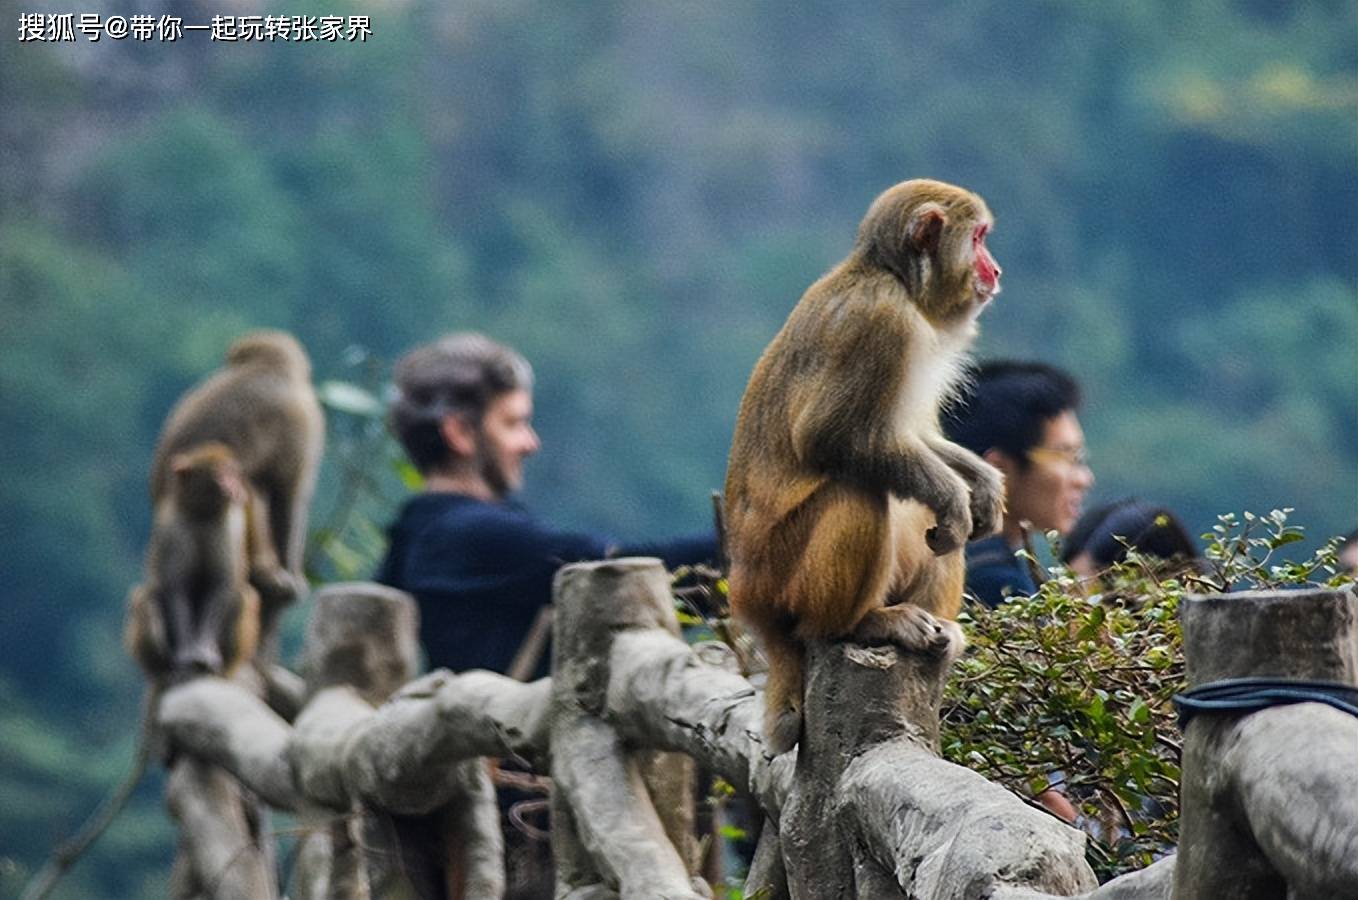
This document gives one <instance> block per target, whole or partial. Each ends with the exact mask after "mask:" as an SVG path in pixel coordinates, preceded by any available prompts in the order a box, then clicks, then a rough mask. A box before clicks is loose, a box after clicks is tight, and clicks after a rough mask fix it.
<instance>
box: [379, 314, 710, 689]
mask: <svg viewBox="0 0 1358 900" xmlns="http://www.w3.org/2000/svg"><path fill="white" fill-rule="evenodd" d="M395 382H396V384H395V387H396V397H395V399H394V401H393V402H392V405H391V425H392V429H393V430H394V431H395V433H396V436H397V438H398V439H399V440H400V442H401V444H402V446H403V447H404V448H405V450H406V453H407V454H408V455H409V457H410V459H411V462H412V463H414V465H415V467H416V468H417V469H419V471H420V472H421V474H422V475H423V476H424V479H425V486H424V491H423V492H422V493H420V494H419V495H417V496H415V497H413V498H411V499H410V500H409V501H408V502H407V503H406V505H405V507H404V508H403V509H402V510H401V513H400V515H399V517H398V518H397V520H396V522H395V524H394V525H392V527H391V532H390V538H391V541H390V544H389V546H388V549H387V556H386V559H385V560H384V561H383V563H382V566H381V568H380V570H379V572H378V575H377V580H378V581H380V582H382V583H383V584H388V585H391V586H392V587H397V588H400V589H401V590H404V591H407V592H409V593H411V594H413V595H414V596H415V599H416V601H417V602H418V603H419V607H420V640H421V642H422V643H423V645H424V648H425V652H426V654H427V655H428V657H429V665H430V666H431V667H447V668H450V669H453V670H455V671H461V670H465V669H489V670H491V671H493V672H500V673H505V672H508V671H509V669H510V665H511V662H513V661H514V660H515V658H516V655H517V654H518V653H519V651H520V649H521V647H523V645H524V641H525V638H526V637H527V636H528V634H529V632H530V631H532V630H533V623H534V621H535V620H536V619H537V618H538V615H539V612H540V611H541V610H542V609H544V608H545V607H546V606H548V605H549V604H550V603H551V592H552V577H553V575H554V574H555V573H556V570H557V569H558V568H560V567H561V566H562V565H563V564H565V563H569V562H578V561H582V560H591V559H602V558H604V557H607V556H658V557H660V558H661V559H662V560H664V562H665V564H666V565H667V566H669V567H671V568H673V567H675V566H679V565H684V564H691V563H697V562H705V561H710V560H713V559H715V557H716V541H715V538H714V537H713V536H712V535H711V534H707V535H700V536H694V537H689V538H685V539H680V540H676V541H672V542H668V543H665V544H654V545H646V544H637V545H630V546H619V545H617V544H615V543H613V542H612V541H610V540H608V539H607V538H605V537H603V536H600V535H595V534H583V533H570V532H564V531H557V530H555V529H552V528H550V527H548V526H546V525H544V524H543V523H542V522H540V521H539V520H537V519H536V518H535V517H534V516H533V515H532V514H531V513H530V512H529V511H528V510H527V509H526V508H525V507H524V506H523V505H522V504H520V503H517V502H515V501H514V500H512V499H510V495H511V494H512V493H513V492H514V491H516V490H518V489H519V488H520V487H521V486H522V484H523V461H524V460H525V459H526V458H527V457H529V456H531V455H532V454H534V453H536V452H537V451H538V449H539V447H540V446H541V445H540V442H539V440H538V436H537V433H536V432H535V431H534V430H533V425H532V416H533V394H532V390H533V371H532V368H531V367H530V366H529V364H528V362H527V360H525V359H524V358H523V357H522V356H520V355H519V354H518V353H516V352H515V351H513V350H511V349H510V348H508V347H505V346H503V345H501V344H498V343H496V342H495V341H492V340H490V339H489V338H487V337H484V336H482V335H479V334H472V333H460V334H453V335H449V336H448V337H445V338H443V339H441V340H439V341H437V342H435V343H432V344H428V345H425V346H422V347H418V348H416V349H415V350H413V351H411V352H410V353H408V354H406V355H405V356H404V357H403V358H402V359H401V360H400V361H399V362H397V364H396V371H395ZM546 666H547V659H546V654H545V653H543V654H541V655H540V656H539V658H538V660H537V664H536V666H530V667H529V668H528V669H527V670H526V671H525V672H522V673H520V674H529V673H532V674H538V675H541V674H545V673H546Z"/></svg>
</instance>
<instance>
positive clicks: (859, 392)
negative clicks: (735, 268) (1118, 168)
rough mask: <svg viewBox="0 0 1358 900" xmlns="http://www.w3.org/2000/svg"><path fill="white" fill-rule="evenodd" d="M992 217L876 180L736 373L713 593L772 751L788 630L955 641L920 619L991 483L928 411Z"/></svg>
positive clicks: (966, 315) (783, 716)
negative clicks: (725, 588) (738, 398)
mask: <svg viewBox="0 0 1358 900" xmlns="http://www.w3.org/2000/svg"><path fill="white" fill-rule="evenodd" d="M992 222H993V220H992V217H991V214H990V210H989V209H987V207H986V205H985V203H984V201H982V200H981V198H980V197H978V196H976V195H975V194H973V193H970V192H969V191H966V190H963V189H962V188H958V187H954V186H953V185H949V184H944V183H941V182H937V181H926V180H915V181H906V182H903V183H901V184H898V185H896V186H895V187H892V188H890V189H889V190H887V191H886V192H885V193H883V194H882V195H881V196H880V197H878V198H877V199H876V200H875V201H874V202H873V204H872V206H871V207H870V208H869V209H868V212H867V215H866V216H865V217H864V219H863V222H862V224H861V225H860V226H859V230H858V238H857V241H856V242H855V245H854V248H853V251H852V252H851V253H850V254H849V256H848V258H847V259H845V260H844V261H843V262H841V263H840V264H839V265H837V266H836V267H835V268H834V269H832V270H831V271H830V272H829V273H827V274H826V275H824V276H823V277H822V278H821V279H820V280H819V281H817V282H816V283H815V284H813V285H812V286H811V287H810V288H809V289H808V290H807V291H806V293H805V294H804V295H803V296H802V299H801V301H800V302H799V303H798V304H797V306H796V308H795V309H793V311H792V313H791V315H790V316H789V317H788V320H787V322H786V324H784V326H783V328H782V330H781V331H780V332H779V333H778V335H777V336H776V337H775V338H774V339H773V342H772V343H771V344H769V346H768V348H767V349H765V351H764V354H763V356H761V357H760V359H759V362H758V363H757V364H756V366H755V369H754V374H753V375H752V376H751V378H750V383H749V386H748V387H747V388H746V391H745V396H744V399H743V400H742V402H741V406H740V415H739V417H738V419H737V422H736V431H735V437H734V439H733V442H732V446H731V456H730V461H729V464H728V468H727V473H726V489H725V491H726V529H727V540H728V550H729V555H730V559H731V577H730V592H731V606H732V611H733V612H734V614H735V615H736V616H737V617H738V618H740V619H742V620H743V621H745V622H746V623H747V624H748V625H749V626H750V627H751V628H752V629H753V630H754V631H755V633H756V635H758V637H759V638H760V640H761V643H762V645H763V648H764V652H765V655H766V657H767V658H768V663H769V675H768V683H767V686H766V689H765V695H764V702H765V720H764V730H765V736H766V739H767V740H768V742H769V747H770V749H771V750H773V751H774V752H777V753H781V752H784V751H786V750H789V749H791V747H792V746H793V745H794V744H796V743H797V741H798V739H799V735H800V731H801V725H802V712H801V710H802V700H803V690H804V685H803V680H804V677H803V663H804V655H805V647H804V642H805V641H807V640H812V639H827V638H838V637H848V636H852V637H853V638H855V639H857V640H861V641H865V642H869V643H881V642H884V641H889V642H893V643H897V644H900V645H902V646H904V647H906V648H909V649H915V650H922V651H926V652H934V653H946V654H949V655H953V654H955V653H957V652H958V651H960V650H961V646H962V637H961V631H960V630H959V629H958V628H957V626H956V625H955V624H954V623H953V622H951V621H942V622H941V621H939V619H937V618H935V617H936V616H937V617H942V618H943V619H946V620H951V619H953V618H955V617H956V615H957V612H958V610H959V608H960V606H961V600H962V587H963V582H964V576H965V569H964V561H963V556H962V547H963V545H964V544H965V543H966V542H967V541H968V540H971V539H975V538H979V537H983V536H986V535H989V534H991V533H993V532H994V531H995V530H996V529H997V528H998V527H999V524H1000V517H1001V513H1002V507H1003V498H1004V490H1003V482H1002V479H1001V476H1000V473H999V472H998V471H997V470H996V469H994V468H993V467H991V466H990V465H988V464H987V463H986V462H984V461H983V460H982V459H981V458H980V457H978V456H976V455H975V454H973V453H971V452H969V451H967V450H965V449H964V448H962V447H959V446H957V445H955V444H952V443H950V442H949V441H947V440H946V439H944V437H943V436H942V432H941V431H940V429H939V425H938V414H939V408H940V406H941V405H942V404H943V403H944V402H946V401H947V400H948V399H950V397H951V396H952V393H953V391H955V390H956V388H957V387H958V385H959V383H960V382H962V381H964V379H965V371H966V359H965V351H966V349H967V347H968V346H969V345H970V344H971V342H972V340H973V339H974V337H975V334H976V318H977V316H978V314H979V313H980V311H981V310H982V308H984V307H985V305H986V304H987V303H988V302H989V301H990V300H991V299H992V298H993V297H994V296H995V295H996V294H998V293H999V290H1000V284H999V280H1000V267H999V266H998V265H997V264H996V263H995V260H994V259H993V257H991V255H990V253H989V251H988V250H986V247H985V238H986V234H987V232H988V231H989V230H990V227H991V225H992Z"/></svg>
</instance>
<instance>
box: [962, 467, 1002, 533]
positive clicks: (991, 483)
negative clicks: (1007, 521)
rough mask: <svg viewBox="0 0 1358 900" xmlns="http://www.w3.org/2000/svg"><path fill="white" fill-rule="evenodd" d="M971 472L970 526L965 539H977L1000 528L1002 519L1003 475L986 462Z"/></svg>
mask: <svg viewBox="0 0 1358 900" xmlns="http://www.w3.org/2000/svg"><path fill="white" fill-rule="evenodd" d="M972 474H973V476H974V477H973V478H972V479H971V481H970V484H971V525H972V528H971V534H970V535H969V536H968V537H967V540H969V541H977V540H980V539H981V538H985V537H990V536H991V535H992V534H994V533H995V532H997V531H999V530H1000V523H1001V522H1002V521H1003V520H1004V475H1003V474H1001V472H1000V470H999V469H997V468H995V467H994V466H992V465H990V464H988V463H983V464H982V465H981V466H980V467H979V468H977V469H976V470H975V471H974V473H972Z"/></svg>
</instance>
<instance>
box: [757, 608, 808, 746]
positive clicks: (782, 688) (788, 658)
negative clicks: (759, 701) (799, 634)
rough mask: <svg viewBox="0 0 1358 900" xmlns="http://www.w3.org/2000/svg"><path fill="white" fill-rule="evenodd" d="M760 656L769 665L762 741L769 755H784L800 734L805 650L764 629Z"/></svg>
mask: <svg viewBox="0 0 1358 900" xmlns="http://www.w3.org/2000/svg"><path fill="white" fill-rule="evenodd" d="M760 638H762V643H763V648H764V656H765V657H766V658H767V659H768V661H769V676H768V681H767V682H766V683H765V685H764V740H765V741H767V742H768V747H769V750H770V752H772V753H775V754H776V753H786V752H787V751H789V750H791V749H792V748H793V747H794V746H796V744H797V741H798V739H799V738H800V737H801V733H802V693H803V689H804V685H803V680H804V679H803V675H802V664H803V659H804V657H805V655H806V648H805V647H803V646H802V644H801V642H800V641H798V640H797V639H796V638H795V637H793V636H792V635H791V634H789V633H788V632H786V631H782V630H775V629H764V630H763V631H762V632H761V633H760Z"/></svg>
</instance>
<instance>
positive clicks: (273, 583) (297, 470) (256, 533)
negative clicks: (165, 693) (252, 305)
mask: <svg viewBox="0 0 1358 900" xmlns="http://www.w3.org/2000/svg"><path fill="white" fill-rule="evenodd" d="M211 441H215V442H219V443H221V444H224V445H225V446H226V447H228V448H229V449H230V450H231V453H232V454H233V455H234V456H235V458H236V460H237V462H238V463H239V465H240V468H241V471H242V472H243V474H244V480H245V485H246V488H247V489H248V490H249V492H250V495H251V496H250V502H249V503H247V504H246V511H247V515H248V521H247V528H248V530H249V544H250V582H251V583H252V584H253V585H254V586H255V588H256V589H257V590H258V591H259V593H260V599H261V610H262V611H261V617H262V625H261V627H262V634H263V636H264V638H265V640H266V641H267V640H268V639H269V636H270V635H272V634H273V631H274V627H273V626H274V621H275V619H276V617H277V615H278V613H279V612H280V611H281V610H282V608H283V607H285V606H287V605H288V604H289V603H290V602H292V601H293V600H295V599H296V598H297V597H298V596H300V595H301V594H302V593H304V590H305V584H306V583H305V580H304V578H303V576H302V550H303V547H304V544H305V541H306V525H307V512H308V509H309V507H310V504H311V496H312V493H313V491H314V490H315V485H316V473H317V469H318V467H319V464H320V458H321V451H322V449H323V446H324V442H325V419H324V416H323V414H322V412H321V406H320V403H319V402H318V401H317V399H316V392H315V390H314V389H313V388H312V386H311V362H310V360H309V359H308V358H307V355H306V352H305V351H304V350H303V349H302V347H301V345H300V344H298V343H297V340H296V339H295V338H293V337H292V335H290V334H287V333H286V332H282V331H255V332H252V333H250V334H247V335H245V336H244V337H242V338H240V339H238V340H237V341H236V342H235V343H233V344H232V345H231V347H230V348H229V349H228V350H227V353H226V366H225V367H224V368H222V369H221V370H219V371H218V372H216V373H214V374H213V375H212V376H211V377H209V378H208V379H207V380H206V381H204V382H203V383H202V384H200V385H198V386H197V387H195V388H194V389H193V390H191V391H190V392H189V393H187V394H185V395H184V397H183V398H182V399H180V401H179V403H178V404H176V405H175V408H174V409H173V410H172V411H171V412H170V416H169V418H168V419H167V420H166V422H165V426H164V428H163V429H162V430H161V435H160V440H159V442H158V444H157V446H156V451H155V456H154V458H153V460H152V463H151V498H152V503H153V504H155V505H158V504H159V503H160V501H161V499H162V498H163V497H164V496H165V493H166V491H167V488H168V485H169V481H170V478H171V469H172V462H171V461H172V460H173V459H174V457H175V455H176V454H178V453H181V452H183V451H185V450H188V449H190V448H193V447H196V446H198V445H201V444H203V443H206V442H211Z"/></svg>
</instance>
